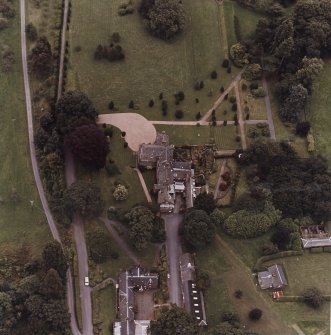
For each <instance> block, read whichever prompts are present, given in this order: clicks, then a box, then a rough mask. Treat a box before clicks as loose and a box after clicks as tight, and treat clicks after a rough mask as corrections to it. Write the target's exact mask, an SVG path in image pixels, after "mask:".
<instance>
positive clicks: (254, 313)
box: [248, 308, 262, 321]
mask: <svg viewBox="0 0 331 335" xmlns="http://www.w3.org/2000/svg"><path fill="white" fill-rule="evenodd" d="M248 317H249V318H250V319H251V320H252V321H258V320H260V319H261V317H262V311H261V310H260V309H259V308H254V309H252V310H251V311H250V312H249V314H248Z"/></svg>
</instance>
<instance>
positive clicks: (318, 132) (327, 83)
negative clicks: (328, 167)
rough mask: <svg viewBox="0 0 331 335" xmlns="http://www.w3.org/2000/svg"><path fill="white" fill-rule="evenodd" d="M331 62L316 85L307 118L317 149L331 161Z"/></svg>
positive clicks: (328, 62) (325, 67) (325, 66)
mask: <svg viewBox="0 0 331 335" xmlns="http://www.w3.org/2000/svg"><path fill="white" fill-rule="evenodd" d="M330 77H331V61H330V60H329V61H326V62H325V65H324V70H323V71H322V73H321V74H320V75H319V76H318V78H317V79H316V82H315V83H314V93H313V95H312V100H311V104H310V106H309V108H308V113H307V117H308V119H309V120H310V121H311V123H312V126H313V131H314V136H315V143H316V148H317V150H318V151H319V153H321V154H323V155H325V156H326V157H327V158H328V160H329V161H331V138H330V127H331V119H330V112H331V107H330V106H331V95H330V92H331V80H330Z"/></svg>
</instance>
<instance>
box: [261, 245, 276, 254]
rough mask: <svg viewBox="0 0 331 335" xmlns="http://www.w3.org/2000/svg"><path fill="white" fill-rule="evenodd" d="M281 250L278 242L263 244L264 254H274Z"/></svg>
mask: <svg viewBox="0 0 331 335" xmlns="http://www.w3.org/2000/svg"><path fill="white" fill-rule="evenodd" d="M277 252H279V249H278V247H277V245H276V244H273V243H266V244H264V245H263V246H262V253H263V256H268V255H273V254H276V253H277Z"/></svg>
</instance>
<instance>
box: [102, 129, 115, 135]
mask: <svg viewBox="0 0 331 335" xmlns="http://www.w3.org/2000/svg"><path fill="white" fill-rule="evenodd" d="M103 133H104V134H105V136H108V137H112V136H113V129H112V128H111V127H107V128H106V129H105V130H104V131H103Z"/></svg>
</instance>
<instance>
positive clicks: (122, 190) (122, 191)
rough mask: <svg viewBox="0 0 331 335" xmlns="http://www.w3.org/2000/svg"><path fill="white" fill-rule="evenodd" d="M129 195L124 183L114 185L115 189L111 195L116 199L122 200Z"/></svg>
mask: <svg viewBox="0 0 331 335" xmlns="http://www.w3.org/2000/svg"><path fill="white" fill-rule="evenodd" d="M128 196H129V191H128V190H127V188H126V187H125V186H124V185H121V184H118V185H117V186H116V187H115V190H114V192H113V197H114V199H115V200H116V201H123V200H125V199H127V198H128Z"/></svg>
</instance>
